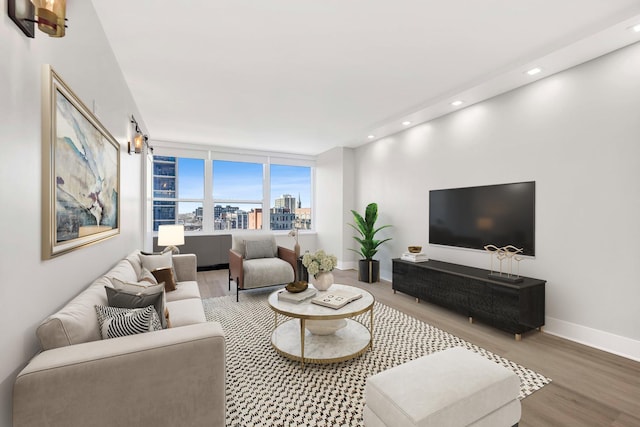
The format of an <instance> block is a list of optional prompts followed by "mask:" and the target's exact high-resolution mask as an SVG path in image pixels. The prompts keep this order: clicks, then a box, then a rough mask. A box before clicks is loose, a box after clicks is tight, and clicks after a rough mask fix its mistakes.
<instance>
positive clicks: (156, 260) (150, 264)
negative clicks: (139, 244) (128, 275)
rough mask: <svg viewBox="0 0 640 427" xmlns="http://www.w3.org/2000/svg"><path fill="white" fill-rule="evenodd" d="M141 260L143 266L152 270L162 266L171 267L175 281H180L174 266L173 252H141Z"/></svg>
mask: <svg viewBox="0 0 640 427" xmlns="http://www.w3.org/2000/svg"><path fill="white" fill-rule="evenodd" d="M140 262H141V263H142V267H144V268H146V269H147V270H149V271H151V272H153V271H155V270H159V269H161V268H170V269H171V274H172V275H173V281H174V282H176V283H177V282H178V278H177V276H176V272H175V270H174V268H173V254H172V253H171V252H166V253H163V254H160V255H143V254H140Z"/></svg>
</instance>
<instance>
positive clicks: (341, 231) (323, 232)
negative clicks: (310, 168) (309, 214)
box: [315, 147, 355, 270]
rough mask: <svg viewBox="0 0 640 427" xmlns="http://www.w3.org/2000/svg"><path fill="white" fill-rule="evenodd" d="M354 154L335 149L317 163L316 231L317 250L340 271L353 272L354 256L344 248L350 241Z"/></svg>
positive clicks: (320, 157) (347, 246)
mask: <svg viewBox="0 0 640 427" xmlns="http://www.w3.org/2000/svg"><path fill="white" fill-rule="evenodd" d="M353 162H354V151H353V149H351V148H344V147H337V148H333V149H331V150H329V151H326V152H325V153H322V154H320V155H319V156H318V158H317V159H316V183H315V199H316V203H315V206H316V207H317V208H316V211H315V215H316V219H315V227H316V230H317V231H318V240H317V245H318V246H317V248H316V249H324V250H325V252H327V253H329V254H333V255H335V256H336V257H337V258H338V266H337V268H339V269H343V270H344V269H350V268H353V259H354V257H353V253H352V252H351V251H349V250H347V248H349V247H351V244H350V243H344V242H347V241H348V240H351V235H352V234H351V227H349V226H348V225H347V223H348V222H351V211H350V210H351V209H353V200H354V189H355V185H354V172H353Z"/></svg>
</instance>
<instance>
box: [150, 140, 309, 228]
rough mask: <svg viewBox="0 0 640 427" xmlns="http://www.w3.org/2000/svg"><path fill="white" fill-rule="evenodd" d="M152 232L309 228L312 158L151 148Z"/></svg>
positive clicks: (193, 149) (192, 149)
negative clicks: (168, 227) (175, 227)
mask: <svg viewBox="0 0 640 427" xmlns="http://www.w3.org/2000/svg"><path fill="white" fill-rule="evenodd" d="M156 149H157V153H158V154H157V155H154V157H153V166H152V171H153V177H152V185H151V187H152V188H151V193H152V195H153V212H152V215H153V219H152V221H153V230H154V231H157V230H158V227H159V226H160V225H162V224H184V226H185V230H186V231H193V232H205V233H211V232H215V231H229V230H263V229H265V230H274V231H277V230H290V229H292V228H293V227H296V228H299V229H306V230H308V229H311V219H312V218H311V207H312V196H313V194H312V173H313V167H312V166H311V165H312V164H313V160H312V159H300V158H291V159H290V158H286V157H277V158H275V157H270V156H267V155H257V154H255V155H254V154H251V155H249V154H246V155H245V154H234V153H219V152H213V151H209V150H206V149H202V150H201V149H197V148H188V149H175V148H162V147H156Z"/></svg>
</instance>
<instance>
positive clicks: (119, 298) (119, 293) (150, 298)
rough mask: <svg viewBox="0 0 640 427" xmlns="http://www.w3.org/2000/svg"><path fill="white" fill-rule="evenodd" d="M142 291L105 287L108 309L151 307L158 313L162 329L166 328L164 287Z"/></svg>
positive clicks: (150, 287) (158, 286)
mask: <svg viewBox="0 0 640 427" xmlns="http://www.w3.org/2000/svg"><path fill="white" fill-rule="evenodd" d="M145 288H147V289H145ZM142 289H143V290H139V289H132V288H131V287H129V286H127V287H126V288H125V289H118V288H117V287H115V288H111V287H109V286H105V291H106V292H107V301H108V304H109V307H118V308H145V307H148V306H150V305H152V306H153V307H154V308H155V309H156V312H157V313H158V317H159V318H160V323H161V324H162V327H163V328H166V327H167V319H166V317H165V314H164V306H165V303H164V285H152V286H147V287H142ZM103 338H104V337H103Z"/></svg>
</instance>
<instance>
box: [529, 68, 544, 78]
mask: <svg viewBox="0 0 640 427" xmlns="http://www.w3.org/2000/svg"><path fill="white" fill-rule="evenodd" d="M540 71H542V68H540V67H536V68H532V69H530V70H529V71H527V74H529V75H530V76H535V75H536V74H538V73H539V72H540Z"/></svg>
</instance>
